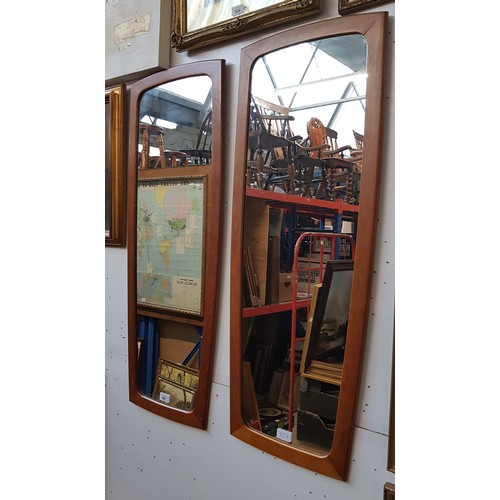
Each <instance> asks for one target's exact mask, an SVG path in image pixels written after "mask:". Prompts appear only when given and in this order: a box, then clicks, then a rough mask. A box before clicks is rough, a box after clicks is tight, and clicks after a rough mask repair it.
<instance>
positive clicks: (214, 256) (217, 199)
mask: <svg viewBox="0 0 500 500" xmlns="http://www.w3.org/2000/svg"><path fill="white" fill-rule="evenodd" d="M224 67H225V61H224V60H220V59H215V60H207V61H203V62H195V63H189V64H185V65H182V66H177V67H172V68H169V69H167V70H165V71H161V72H159V73H156V74H154V75H151V76H149V77H147V78H144V79H142V80H140V81H138V82H137V83H135V84H133V85H132V86H131V88H130V129H129V145H128V169H129V170H128V239H127V246H128V325H129V326H128V361H129V399H130V401H131V402H133V403H135V404H137V405H138V406H140V407H142V408H144V409H145V410H148V411H150V412H153V413H156V414H157V415H160V416H162V417H165V418H168V419H170V420H174V421H176V422H180V423H182V424H185V425H190V426H193V427H197V428H201V429H206V427H207V418H208V408H209V398H210V389H211V382H212V366H213V352H214V347H215V331H216V329H215V328H216V313H217V297H218V293H217V291H218V277H219V267H220V258H219V254H220V250H219V247H220V234H221V228H222V225H221V222H222V183H221V179H222V178H223V176H222V165H223V164H222V158H223V156H222V155H223V133H222V131H223V126H222V116H223V99H222V96H223V91H224V89H223V71H224ZM205 75H206V76H208V77H210V79H211V81H212V130H213V131H214V133H213V137H212V161H211V164H209V165H189V166H185V167H169V168H168V169H167V170H168V174H167V175H172V176H174V175H175V176H205V177H206V191H207V193H206V219H205V235H206V236H205V250H204V263H205V266H204V267H205V274H204V276H205V279H204V285H203V286H204V291H203V292H204V297H205V298H204V302H203V313H202V316H201V317H199V318H196V317H193V316H190V315H186V314H184V315H183V314H181V313H178V314H176V313H175V312H174V313H170V314H169V315H168V317H167V319H169V320H173V321H176V322H180V323H185V324H189V325H196V326H200V327H202V329H203V347H202V349H201V355H200V362H199V384H198V389H197V392H196V404H195V407H194V409H193V410H192V411H190V412H187V411H182V410H179V409H176V408H171V407H169V406H165V405H162V404H160V403H159V402H157V401H155V400H154V399H151V398H148V397H146V396H144V395H143V394H142V393H141V391H140V389H139V387H138V379H137V370H138V360H137V354H138V347H137V326H136V325H137V316H138V312H137V271H136V267H137V179H138V168H137V165H138V161H139V158H138V154H139V153H138V148H137V141H138V137H139V110H140V102H141V97H142V96H143V95H144V94H145V93H146V92H147V91H148V90H151V89H153V88H155V87H157V86H159V85H164V84H167V83H169V82H173V81H176V80H181V79H185V78H191V77H195V76H205ZM215 131H217V133H215ZM155 170H156V169H153V170H152V171H151V172H152V173H153V174H154V173H155ZM163 170H164V171H165V169H163ZM208 263H209V265H208ZM153 315H154V314H153Z"/></svg>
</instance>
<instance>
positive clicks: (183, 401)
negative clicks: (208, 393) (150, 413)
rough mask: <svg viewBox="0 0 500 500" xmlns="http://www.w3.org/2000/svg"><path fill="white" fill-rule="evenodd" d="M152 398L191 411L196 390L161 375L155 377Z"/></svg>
mask: <svg viewBox="0 0 500 500" xmlns="http://www.w3.org/2000/svg"><path fill="white" fill-rule="evenodd" d="M153 399H155V400H156V401H159V402H161V403H163V404H164V405H167V406H171V407H172V408H177V409H179V410H185V411H191V410H193V409H194V405H195V401H196V391H193V390H191V389H188V388H187V387H184V386H182V385H179V384H176V383H175V382H172V381H170V380H168V379H164V378H163V377H157V379H156V383H155V387H154V390H153Z"/></svg>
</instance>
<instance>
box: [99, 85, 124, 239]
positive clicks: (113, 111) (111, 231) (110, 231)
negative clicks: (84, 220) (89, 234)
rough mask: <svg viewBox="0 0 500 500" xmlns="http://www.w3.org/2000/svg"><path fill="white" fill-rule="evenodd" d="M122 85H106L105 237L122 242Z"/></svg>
mask: <svg viewBox="0 0 500 500" xmlns="http://www.w3.org/2000/svg"><path fill="white" fill-rule="evenodd" d="M125 92H126V90H125V85H118V86H116V87H112V88H109V89H105V93H104V104H105V123H106V125H105V131H106V139H105V141H106V142H105V155H106V157H105V181H104V182H105V231H104V233H105V241H106V246H124V245H125V233H126V230H125V189H126V184H125V172H124V169H125V167H124V158H125V154H124V143H125V141H124V125H123V121H124V101H125Z"/></svg>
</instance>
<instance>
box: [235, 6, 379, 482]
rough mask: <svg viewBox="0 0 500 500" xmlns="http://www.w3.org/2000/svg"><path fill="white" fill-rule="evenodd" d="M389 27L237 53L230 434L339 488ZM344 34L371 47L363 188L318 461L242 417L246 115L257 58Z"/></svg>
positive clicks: (315, 30) (335, 26) (372, 213)
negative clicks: (328, 433)
mask: <svg viewBox="0 0 500 500" xmlns="http://www.w3.org/2000/svg"><path fill="white" fill-rule="evenodd" d="M386 25H387V12H378V13H370V14H360V15H354V16H347V17H343V18H335V19H328V20H324V21H319V22H314V23H310V24H306V25H302V26H300V27H298V28H292V29H289V30H286V31H282V32H280V33H277V34H275V35H272V36H269V37H267V38H265V39H262V40H260V41H258V42H255V43H253V44H251V45H249V46H247V47H244V48H243V49H242V52H241V65H240V80H239V94H238V113H239V114H238V122H237V130H238V135H237V137H236V145H235V148H236V151H235V175H234V179H235V180H234V191H233V221H232V242H231V257H232V263H231V311H230V314H231V320H230V325H231V343H230V354H231V379H230V382H231V393H230V397H231V434H232V435H233V436H235V437H237V438H238V439H241V440H242V441H245V442H246V443H248V444H250V445H252V446H255V447H256V448H259V449H261V450H263V451H265V452H267V453H270V454H272V455H274V456H276V457H278V458H281V459H283V460H286V461H288V462H291V463H294V464H296V465H299V466H301V467H304V468H307V469H310V470H313V471H316V472H319V473H321V474H324V475H327V476H330V477H333V478H336V479H340V480H344V481H345V480H347V475H348V470H349V463H350V453H351V447H352V440H353V434H354V425H355V419H356V408H357V400H358V392H359V385H360V380H361V373H362V364H363V354H364V346H365V336H366V329H367V324H368V314H369V306H370V292H371V283H372V273H373V267H372V266H373V258H374V252H375V237H376V227H377V209H378V197H379V183H380V163H381V154H382V153H381V152H382V116H383V95H384V94H383V92H384V66H385V65H384V45H385V35H386ZM349 34H360V35H363V36H364V37H365V39H366V42H367V47H368V55H367V72H368V75H369V76H368V81H367V89H366V110H365V131H364V136H365V142H364V150H363V188H362V190H361V194H360V200H359V216H358V230H357V244H356V258H355V266H354V275H353V282H352V295H351V306H350V312H349V318H350V321H349V326H348V328H349V330H348V334H347V341H346V347H345V357H344V371H343V377H342V390H341V395H340V400H339V405H338V413H337V421H336V427H335V434H334V440H333V445H332V448H331V450H330V451H329V453H327V454H326V455H324V456H319V455H315V454H313V453H311V452H308V451H305V450H303V449H298V448H295V447H293V446H292V445H289V444H288V443H286V442H284V441H279V440H278V439H277V438H274V437H270V436H268V435H266V434H264V433H262V432H259V431H257V430H255V429H252V428H250V427H249V426H247V425H246V424H245V422H244V420H243V417H242V354H241V331H242V303H243V301H242V293H243V283H242V277H243V274H244V273H243V262H242V255H243V234H244V233H243V221H244V207H245V165H246V159H247V156H246V155H247V136H248V123H249V116H248V110H249V108H250V106H249V104H250V103H249V99H250V89H251V76H252V69H253V66H254V63H255V62H256V60H257V59H258V58H259V57H261V56H262V55H265V54H267V53H269V52H273V51H276V50H278V49H281V48H284V47H287V46H291V45H296V44H298V43H301V42H307V41H312V40H315V39H320V38H327V37H336V36H342V35H349Z"/></svg>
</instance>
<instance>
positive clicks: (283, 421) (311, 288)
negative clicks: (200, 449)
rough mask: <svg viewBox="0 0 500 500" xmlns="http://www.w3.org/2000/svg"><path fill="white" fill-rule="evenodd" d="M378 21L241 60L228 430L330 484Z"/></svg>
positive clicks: (370, 198)
mask: <svg viewBox="0 0 500 500" xmlns="http://www.w3.org/2000/svg"><path fill="white" fill-rule="evenodd" d="M384 19H385V14H384V13H382V14H380V15H379V14H376V15H362V16H352V17H351V18H350V19H349V20H347V19H345V20H344V19H341V20H333V19H331V20H327V21H321V22H318V23H312V24H310V25H306V26H304V27H301V28H300V29H291V30H288V31H285V32H284V33H281V34H277V35H275V36H271V37H269V38H267V39H265V40H262V41H260V42H256V43H254V44H253V45H250V46H248V47H247V48H244V49H243V50H242V61H244V63H243V65H242V68H241V74H240V94H239V98H240V102H239V109H245V108H246V109H247V114H246V116H244V117H241V120H240V127H239V129H240V130H243V129H244V130H246V131H247V133H246V135H245V136H244V138H243V139H241V140H238V139H237V144H236V157H237V160H236V161H237V165H241V168H242V172H241V174H240V178H239V179H240V181H241V185H239V186H238V185H235V195H234V207H233V252H234V255H235V259H234V265H233V270H232V284H233V289H232V290H233V294H232V299H233V303H232V304H233V307H232V328H233V329H232V347H233V351H232V352H233V354H234V355H235V356H236V357H237V359H238V362H239V366H238V368H236V369H235V371H234V375H233V379H232V382H231V384H232V385H231V389H232V394H231V396H232V405H233V407H232V422H231V423H232V433H233V434H234V435H236V436H238V437H240V438H241V439H243V440H244V441H247V442H249V443H251V444H252V445H254V446H257V447H259V448H261V449H264V450H266V451H268V452H272V453H274V454H276V455H277V456H279V457H281V458H283V459H285V460H288V461H291V462H294V463H297V464H299V465H303V466H305V467H308V468H310V469H313V470H316V471H320V472H323V473H325V474H328V475H331V476H333V477H336V478H339V479H345V477H346V474H347V469H348V458H349V453H350V446H351V440H352V434H353V430H354V414H355V408H356V402H357V393H358V390H359V377H360V374H361V368H362V352H363V349H364V335H365V329H366V321H365V318H366V315H367V311H368V307H369V299H368V297H367V294H366V291H367V289H369V284H370V282H371V274H370V273H369V272H368V269H369V268H370V266H371V264H370V262H371V261H372V259H373V241H374V238H373V236H374V230H375V214H376V200H377V197H378V188H377V186H378V181H377V178H378V175H379V161H380V151H379V140H378V137H379V134H380V124H381V102H380V88H381V84H382V77H381V68H382V45H381V44H382V42H383V32H382V29H381V27H382V25H383V23H384ZM373 26H377V28H375V29H373V30H372V29H371V27H373ZM371 50H373V57H372V58H371V59H370V61H371V62H370V63H369V60H368V52H369V51H371ZM369 64H371V66H369ZM370 96H372V97H370ZM243 119H245V120H246V123H243ZM365 136H366V139H367V143H368V144H372V146H371V147H369V148H366V144H367V143H365ZM372 141H373V142H372ZM238 221H240V222H239V223H240V224H241V222H242V223H243V224H242V228H241V229H240V228H239V227H238V224H239V223H238ZM239 255H241V260H239V259H238V258H237V257H236V256H239ZM238 275H240V276H238ZM235 332H238V333H235ZM234 362H235V363H236V361H234ZM238 386H239V387H241V391H240V394H236V389H234V387H238Z"/></svg>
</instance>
